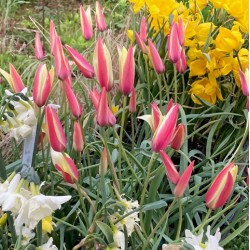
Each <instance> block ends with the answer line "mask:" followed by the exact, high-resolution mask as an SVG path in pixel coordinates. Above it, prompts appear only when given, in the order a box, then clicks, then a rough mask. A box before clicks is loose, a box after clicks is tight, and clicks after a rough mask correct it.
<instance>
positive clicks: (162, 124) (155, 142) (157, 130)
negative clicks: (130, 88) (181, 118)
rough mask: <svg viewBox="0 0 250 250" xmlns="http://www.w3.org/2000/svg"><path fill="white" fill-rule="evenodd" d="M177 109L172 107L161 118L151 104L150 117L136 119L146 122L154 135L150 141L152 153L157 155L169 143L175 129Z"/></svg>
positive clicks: (155, 107)
mask: <svg viewBox="0 0 250 250" xmlns="http://www.w3.org/2000/svg"><path fill="white" fill-rule="evenodd" d="M178 108H179V107H178V105H173V106H172V107H171V109H170V110H169V111H168V113H167V114H166V115H165V116H163V115H162V114H161V111H160V110H159V108H158V107H157V106H156V104H154V103H153V104H152V115H144V116H140V117H138V118H139V119H143V120H145V121H146V122H148V124H149V125H150V127H151V129H152V131H153V133H154V135H153V139H152V149H153V151H154V152H157V153H158V152H160V151H161V150H164V149H165V148H166V147H167V146H168V144H169V143H170V141H171V139H172V136H173V134H174V131H175V127H176V122H177V118H178Z"/></svg>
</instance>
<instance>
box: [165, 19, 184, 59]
mask: <svg viewBox="0 0 250 250" xmlns="http://www.w3.org/2000/svg"><path fill="white" fill-rule="evenodd" d="M167 46H168V58H169V60H170V61H171V62H173V63H176V62H177V61H178V59H179V58H180V52H181V45H180V42H179V39H178V26H177V24H176V23H175V22H173V23H172V25H171V27H170V32H169V35H168V42H167Z"/></svg>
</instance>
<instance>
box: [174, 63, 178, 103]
mask: <svg viewBox="0 0 250 250" xmlns="http://www.w3.org/2000/svg"><path fill="white" fill-rule="evenodd" d="M177 89H178V86H177V71H176V67H175V64H174V102H175V103H177V101H178V100H177V93H178V91H177Z"/></svg>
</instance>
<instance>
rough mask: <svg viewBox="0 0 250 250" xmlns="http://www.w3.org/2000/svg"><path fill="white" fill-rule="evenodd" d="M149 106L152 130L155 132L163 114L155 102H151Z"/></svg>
mask: <svg viewBox="0 0 250 250" xmlns="http://www.w3.org/2000/svg"><path fill="white" fill-rule="evenodd" d="M151 108H152V131H153V132H155V131H156V130H157V128H158V126H159V124H160V123H161V120H162V118H163V116H162V113H161V111H160V109H159V107H158V106H157V105H156V103H155V102H153V103H152V104H151Z"/></svg>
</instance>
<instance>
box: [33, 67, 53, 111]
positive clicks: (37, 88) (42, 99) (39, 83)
mask: <svg viewBox="0 0 250 250" xmlns="http://www.w3.org/2000/svg"><path fill="white" fill-rule="evenodd" d="M50 91H51V80H50V73H49V71H48V70H47V68H46V65H45V64H41V65H39V67H38V69H37V71H36V74H35V78H34V87H33V100H34V103H35V104H36V105H37V106H38V107H42V106H43V105H44V104H45V103H46V101H47V99H48V96H49V94H50Z"/></svg>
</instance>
